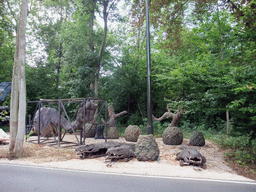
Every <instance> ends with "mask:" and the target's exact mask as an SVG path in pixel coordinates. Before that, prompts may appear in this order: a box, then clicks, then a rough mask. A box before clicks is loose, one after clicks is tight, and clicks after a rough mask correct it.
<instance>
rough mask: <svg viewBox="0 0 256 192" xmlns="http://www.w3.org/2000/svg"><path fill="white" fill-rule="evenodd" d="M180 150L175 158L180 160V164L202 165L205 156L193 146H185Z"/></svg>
mask: <svg viewBox="0 0 256 192" xmlns="http://www.w3.org/2000/svg"><path fill="white" fill-rule="evenodd" d="M181 149H182V151H181V152H179V153H177V154H176V158H175V159H176V160H178V161H180V166H184V165H197V166H200V167H204V163H205V162H206V158H205V157H204V156H203V155H201V154H200V153H199V152H198V151H197V150H196V149H195V148H192V147H185V148H181Z"/></svg>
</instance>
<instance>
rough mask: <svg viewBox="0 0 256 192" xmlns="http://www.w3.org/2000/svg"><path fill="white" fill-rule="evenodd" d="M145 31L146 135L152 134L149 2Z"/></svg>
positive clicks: (147, 4)
mask: <svg viewBox="0 0 256 192" xmlns="http://www.w3.org/2000/svg"><path fill="white" fill-rule="evenodd" d="M146 19H147V22H146V31H147V118H148V125H147V128H148V134H153V125H152V106H151V64H150V62H151V60H150V30H149V0H146Z"/></svg>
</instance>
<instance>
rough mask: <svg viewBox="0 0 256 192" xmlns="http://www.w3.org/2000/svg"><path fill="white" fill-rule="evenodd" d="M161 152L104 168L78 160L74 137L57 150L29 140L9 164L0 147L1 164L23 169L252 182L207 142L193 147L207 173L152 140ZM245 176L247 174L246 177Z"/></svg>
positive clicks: (68, 137) (101, 161) (35, 139)
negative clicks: (143, 159)
mask: <svg viewBox="0 0 256 192" xmlns="http://www.w3.org/2000/svg"><path fill="white" fill-rule="evenodd" d="M155 140H156V142H157V143H158V147H159V150H160V157H159V159H158V160H157V161H155V162H141V161H138V160H137V159H136V158H134V159H132V160H131V161H129V162H116V163H112V164H111V165H110V166H109V165H108V166H107V163H105V157H100V158H90V159H80V158H79V156H78V155H77V154H76V152H75V148H76V147H77V146H78V145H77V140H76V137H75V136H74V135H66V136H65V137H64V139H63V141H64V142H62V143H61V145H60V148H58V147H57V145H56V142H55V141H54V139H53V137H52V138H49V139H46V138H41V144H38V137H37V136H32V137H30V138H29V139H28V140H27V142H26V144H25V146H24V152H23V158H20V159H15V160H9V159H8V145H3V144H2V145H0V163H14V164H26V165H39V166H47V167H56V168H68V169H79V170H88V171H100V172H113V173H127V174H142V175H154V176H177V177H189V178H205V179H217V180H218V179H221V180H237V181H254V182H255V180H253V179H250V178H247V177H245V176H242V175H241V173H240V175H239V174H237V172H236V171H234V167H233V168H231V166H229V164H228V163H227V162H226V161H225V156H224V151H223V150H221V149H220V148H219V147H218V146H217V145H216V144H214V143H211V142H210V141H207V140H206V144H205V146H204V147H195V148H196V149H197V150H198V151H199V152H200V153H201V154H202V155H203V156H205V157H206V160H207V162H206V169H201V168H198V167H193V166H183V167H181V166H180V165H179V162H178V161H177V160H175V157H176V154H177V152H179V151H181V150H180V149H179V148H180V147H181V146H171V145H165V144H163V141H162V138H155ZM108 141H115V142H121V143H129V142H127V141H125V139H124V138H123V137H120V138H119V139H115V140H110V139H109V140H108ZM99 142H105V140H104V139H99V140H96V139H94V138H87V139H86V140H85V144H91V143H99ZM188 143H189V140H188V139H186V138H184V140H183V144H182V145H183V146H188ZM245 175H246V174H245Z"/></svg>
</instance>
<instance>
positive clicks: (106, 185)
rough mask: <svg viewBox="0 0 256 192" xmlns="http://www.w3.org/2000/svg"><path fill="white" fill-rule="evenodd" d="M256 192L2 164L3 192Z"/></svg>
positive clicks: (253, 186)
mask: <svg viewBox="0 0 256 192" xmlns="http://www.w3.org/2000/svg"><path fill="white" fill-rule="evenodd" d="M12 191H19V192H22V191H26V192H29V191H47V192H48V191H61V192H65V191H69V192H75V191H83V192H85V191H86V192H88V191H93V192H97V191H104V192H116V191H118V192H123V191H129V192H131V191H132V192H137V191H143V192H147V191H154V192H160V191H164V192H167V191H172V192H176V191H177V192H182V191H186V192H200V191H203V192H208V191H213V192H218V191H220V192H222V191H224V192H229V191H230V192H247V191H250V192H256V183H251V182H232V181H220V180H202V179H188V178H177V177H155V176H139V175H125V174H110V173H97V172H89V171H79V170H67V169H55V168H45V167H36V166H23V165H13V164H0V192H12Z"/></svg>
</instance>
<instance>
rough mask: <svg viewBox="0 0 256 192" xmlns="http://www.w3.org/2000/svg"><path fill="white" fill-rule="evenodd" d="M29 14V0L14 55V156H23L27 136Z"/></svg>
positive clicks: (23, 9) (23, 8) (11, 147)
mask: <svg viewBox="0 0 256 192" xmlns="http://www.w3.org/2000/svg"><path fill="white" fill-rule="evenodd" d="M27 15H28V0H23V1H22V4H21V11H20V18H19V24H18V28H17V40H16V50H15V57H14V66H13V76H12V93H11V107H10V113H11V115H10V135H11V136H10V145H9V152H10V155H11V156H12V157H15V158H19V157H21V154H22V151H23V143H24V137H25V113H26V82H25V57H26V35H25V33H26V25H27Z"/></svg>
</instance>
